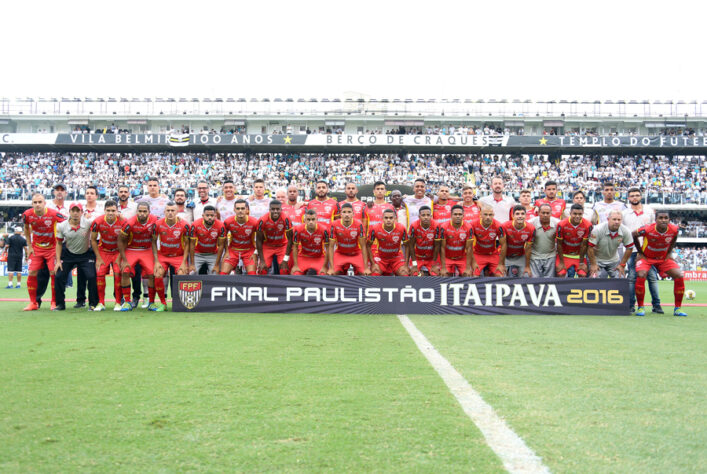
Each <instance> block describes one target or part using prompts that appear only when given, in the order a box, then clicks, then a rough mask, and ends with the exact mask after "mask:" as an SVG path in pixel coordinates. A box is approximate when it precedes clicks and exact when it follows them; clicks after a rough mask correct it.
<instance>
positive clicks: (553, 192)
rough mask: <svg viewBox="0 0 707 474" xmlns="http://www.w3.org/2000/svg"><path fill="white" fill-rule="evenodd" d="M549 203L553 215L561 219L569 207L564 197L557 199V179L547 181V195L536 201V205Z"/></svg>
mask: <svg viewBox="0 0 707 474" xmlns="http://www.w3.org/2000/svg"><path fill="white" fill-rule="evenodd" d="M543 204H548V205H549V206H550V207H551V208H552V217H554V218H556V219H560V218H561V217H562V214H563V213H564V211H565V207H567V202H565V200H564V199H557V183H556V182H555V181H546V182H545V197H544V198H542V199H538V200H537V201H535V207H540V206H542V205H543Z"/></svg>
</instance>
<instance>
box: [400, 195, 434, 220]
mask: <svg viewBox="0 0 707 474" xmlns="http://www.w3.org/2000/svg"><path fill="white" fill-rule="evenodd" d="M403 202H404V203H405V204H406V205H407V207H408V214H409V221H410V224H413V223H414V222H415V221H416V220H418V219H419V218H420V208H421V207H422V206H428V207H429V208H430V210H432V199H430V198H429V197H427V196H422V197H421V198H420V199H418V198H416V197H415V196H408V197H406V198H403Z"/></svg>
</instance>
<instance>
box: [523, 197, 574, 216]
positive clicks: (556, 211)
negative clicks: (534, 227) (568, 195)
mask: <svg viewBox="0 0 707 474" xmlns="http://www.w3.org/2000/svg"><path fill="white" fill-rule="evenodd" d="M543 204H548V205H549V206H550V207H551V208H552V217H554V218H555V219H560V218H562V213H563V212H565V207H567V201H565V200H564V199H554V200H552V201H550V200H549V199H548V198H542V199H538V200H536V201H535V207H536V208H540V206H542V205H543ZM526 219H528V216H527V214H526Z"/></svg>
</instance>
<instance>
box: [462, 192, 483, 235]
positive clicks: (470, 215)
mask: <svg viewBox="0 0 707 474" xmlns="http://www.w3.org/2000/svg"><path fill="white" fill-rule="evenodd" d="M461 205H462V208H463V209H464V222H465V223H467V224H469V225H471V223H472V222H474V221H475V220H476V219H478V218H479V217H481V207H479V203H478V201H477V200H476V196H475V195H474V188H472V187H471V186H469V185H468V184H467V185H465V186H464V187H463V188H462V202H461Z"/></svg>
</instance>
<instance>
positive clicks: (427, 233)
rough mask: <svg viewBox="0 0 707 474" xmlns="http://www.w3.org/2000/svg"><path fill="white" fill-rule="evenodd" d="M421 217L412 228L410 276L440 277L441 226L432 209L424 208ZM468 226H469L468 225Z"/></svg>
mask: <svg viewBox="0 0 707 474" xmlns="http://www.w3.org/2000/svg"><path fill="white" fill-rule="evenodd" d="M418 215H419V216H420V218H419V219H417V220H416V221H415V222H413V223H412V225H411V226H410V239H409V241H408V242H409V245H410V250H409V253H410V255H411V258H412V262H411V265H412V266H411V268H410V274H411V275H414V276H417V275H419V274H420V273H423V274H426V275H439V273H440V264H439V252H440V250H439V246H440V242H441V238H440V230H439V226H438V225H437V223H436V222H434V221H433V220H432V209H430V208H429V206H422V207H421V208H420V209H419V211H418ZM467 225H468V224H467Z"/></svg>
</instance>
